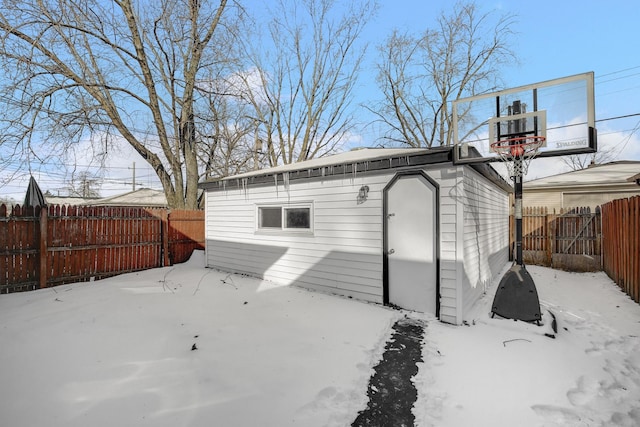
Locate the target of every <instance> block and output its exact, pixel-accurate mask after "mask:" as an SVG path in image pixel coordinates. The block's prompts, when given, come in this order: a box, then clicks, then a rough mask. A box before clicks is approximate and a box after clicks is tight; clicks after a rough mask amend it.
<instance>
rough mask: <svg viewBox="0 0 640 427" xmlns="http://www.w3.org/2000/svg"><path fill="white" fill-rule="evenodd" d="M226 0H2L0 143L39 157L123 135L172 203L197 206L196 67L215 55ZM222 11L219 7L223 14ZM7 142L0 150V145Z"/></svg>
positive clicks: (201, 105) (219, 50)
mask: <svg viewBox="0 0 640 427" xmlns="http://www.w3.org/2000/svg"><path fill="white" fill-rule="evenodd" d="M226 9H228V8H227V0H219V1H216V0H159V1H157V2H150V1H145V0H137V1H136V0H113V1H110V2H104V1H100V0H85V1H82V2H78V1H76V0H50V1H44V0H27V1H16V0H2V2H1V7H0V57H1V58H2V61H1V62H2V67H3V70H4V72H5V79H4V80H3V82H2V83H0V85H1V86H2V87H1V88H0V90H1V93H0V102H4V103H5V104H7V105H8V108H6V110H7V111H8V112H9V113H8V114H7V115H5V117H4V119H3V120H2V126H1V127H2V130H3V132H2V136H0V138H1V139H0V146H2V147H4V148H5V150H7V149H10V150H11V151H12V153H14V154H16V155H20V154H21V153H28V155H35V156H37V157H40V158H43V157H45V156H47V155H51V154H52V153H53V155H55V154H56V153H58V152H61V151H64V150H65V149H66V148H68V144H72V143H77V142H78V141H80V140H83V139H85V140H86V139H88V138H91V137H95V136H96V135H98V136H100V137H101V138H102V139H103V140H110V137H118V138H123V139H124V140H126V141H127V142H128V143H129V144H130V145H131V146H132V147H133V148H134V149H135V150H136V151H137V152H138V153H139V154H140V155H141V156H142V157H143V158H144V159H145V160H146V161H147V162H148V163H149V164H150V165H151V167H152V168H153V169H154V171H155V173H156V174H157V176H158V178H159V180H160V182H161V183H162V186H163V188H164V192H165V194H166V197H167V201H168V203H169V205H170V206H171V207H178V208H182V207H186V208H195V207H196V206H197V184H198V180H199V169H198V143H199V135H201V134H202V132H199V131H198V130H197V129H196V125H198V124H199V122H198V120H199V119H200V118H201V117H202V116H201V112H202V111H203V109H207V108H208V107H209V105H208V103H207V100H206V98H203V96H202V94H201V93H200V92H199V91H198V90H197V84H198V81H199V78H200V76H201V74H202V70H203V69H206V68H209V67H213V66H215V65H216V63H217V62H220V61H224V55H225V52H226V50H225V47H224V46H223V45H222V44H217V43H216V40H217V39H216V37H218V36H219V35H220V34H224V32H225V31H227V27H226V26H225V25H224V24H225V21H224V20H223V13H224V12H225V10H226ZM225 16H226V14H225ZM7 147H9V148H7Z"/></svg>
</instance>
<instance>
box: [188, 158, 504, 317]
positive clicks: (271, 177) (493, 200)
mask: <svg viewBox="0 0 640 427" xmlns="http://www.w3.org/2000/svg"><path fill="white" fill-rule="evenodd" d="M451 158H452V157H451V149H449V148H437V149H431V150H427V149H361V150H354V151H350V152H345V153H341V154H337V155H334V156H329V157H324V158H318V159H313V160H308V161H305V162H300V163H295V164H289V165H284V166H278V167H274V168H271V169H265V170H260V171H254V172H249V173H245V174H241V175H236V176H232V177H227V178H223V179H219V180H215V181H207V182H203V183H201V184H200V187H201V188H204V189H205V190H206V193H205V209H206V214H205V218H206V219H205V238H206V264H207V266H208V267H213V268H217V269H221V270H224V271H229V272H237V273H244V274H249V275H252V276H257V277H261V278H264V279H267V280H269V281H272V282H275V283H278V284H282V285H289V284H295V285H298V286H302V287H306V288H310V289H315V290H320V291H324V292H329V293H334V294H339V295H344V296H349V297H353V298H358V299H361V300H366V301H372V302H376V303H384V304H389V305H395V306H399V307H402V308H407V309H412V310H417V311H421V312H426V313H431V314H433V315H435V316H437V317H438V318H439V319H441V320H442V321H444V322H448V323H453V324H461V323H462V322H463V320H465V314H466V313H467V311H468V310H469V308H470V307H471V306H472V305H473V304H474V303H475V301H476V300H477V299H478V298H479V297H480V296H481V295H483V293H484V292H485V290H486V287H487V286H488V285H489V284H490V283H491V281H492V280H493V279H494V278H495V277H496V275H497V274H498V273H499V272H500V271H501V270H502V269H503V268H504V267H505V266H506V264H507V263H508V245H509V236H508V234H509V224H508V217H509V196H508V194H509V191H510V186H509V185H508V184H507V183H506V182H505V181H504V180H503V179H502V178H500V176H499V175H498V174H497V173H496V172H495V171H494V169H493V168H491V167H490V166H489V165H487V164H478V165H454V164H453V163H452V162H451ZM328 315H330V314H329V313H328Z"/></svg>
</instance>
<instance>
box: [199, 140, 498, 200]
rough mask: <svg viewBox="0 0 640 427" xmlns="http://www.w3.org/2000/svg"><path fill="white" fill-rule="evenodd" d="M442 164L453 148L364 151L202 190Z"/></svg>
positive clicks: (494, 177)
mask: <svg viewBox="0 0 640 427" xmlns="http://www.w3.org/2000/svg"><path fill="white" fill-rule="evenodd" d="M442 163H452V149H451V147H436V148H361V149H354V150H351V151H346V152H344V153H339V154H334V155H331V156H326V157H319V158H315V159H311V160H306V161H302V162H297V163H290V164H287V165H281V166H275V167H272V168H268V169H261V170H257V171H251V172H246V173H242V174H239V175H233V176H228V177H224V178H217V179H212V180H208V181H205V182H201V183H200V184H199V187H200V188H204V189H221V188H225V184H226V182H229V181H235V182H237V183H242V185H243V186H244V185H247V184H273V183H274V182H276V183H277V182H278V179H279V178H278V176H279V175H282V179H283V180H287V181H294V180H298V179H313V178H318V177H325V176H332V175H333V176H339V175H345V174H352V175H356V174H359V173H364V172H374V171H381V170H388V169H394V168H406V167H412V166H413V167H415V166H424V165H429V164H442ZM469 166H470V167H472V168H473V169H475V170H477V171H478V172H479V173H481V174H482V175H484V176H485V177H487V178H488V179H490V180H491V181H493V182H494V183H496V185H498V186H500V187H501V188H503V189H505V191H509V190H510V188H511V187H510V185H509V184H508V183H507V182H506V181H505V180H504V179H503V178H502V177H501V176H500V175H499V174H498V173H497V172H496V171H495V170H494V169H493V168H492V167H491V166H490V165H489V164H488V163H477V164H470V165H469ZM238 185H240V184H238Z"/></svg>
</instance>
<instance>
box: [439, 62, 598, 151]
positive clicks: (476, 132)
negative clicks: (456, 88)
mask: <svg viewBox="0 0 640 427" xmlns="http://www.w3.org/2000/svg"><path fill="white" fill-rule="evenodd" d="M452 131H453V141H454V144H455V146H456V147H455V148H456V149H455V150H454V163H477V162H487V161H498V160H501V158H500V156H499V155H498V153H496V152H495V150H494V149H492V147H491V144H495V143H497V142H499V141H505V140H511V139H514V138H522V137H539V140H541V141H542V140H544V143H543V144H541V145H540V146H539V147H538V150H537V153H536V157H551V156H564V155H571V154H584V153H593V152H595V151H596V150H597V138H596V128H595V105H594V84H593V72H589V73H584V74H577V75H574V76H569V77H564V78H560V79H554V80H548V81H545V82H541V83H535V84H530V85H526V86H520V87H516V88H512V89H506V90H501V91H498V92H492V93H487V94H482V95H477V96H472V97H469V98H464V99H459V100H456V101H454V102H453V123H452ZM525 157H526V156H525Z"/></svg>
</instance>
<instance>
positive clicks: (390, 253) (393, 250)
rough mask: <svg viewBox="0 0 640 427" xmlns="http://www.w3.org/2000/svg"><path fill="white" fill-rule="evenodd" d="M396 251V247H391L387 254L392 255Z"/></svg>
mask: <svg viewBox="0 0 640 427" xmlns="http://www.w3.org/2000/svg"><path fill="white" fill-rule="evenodd" d="M395 253H396V250H395V249H389V250H388V251H387V254H388V255H392V254H395Z"/></svg>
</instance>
